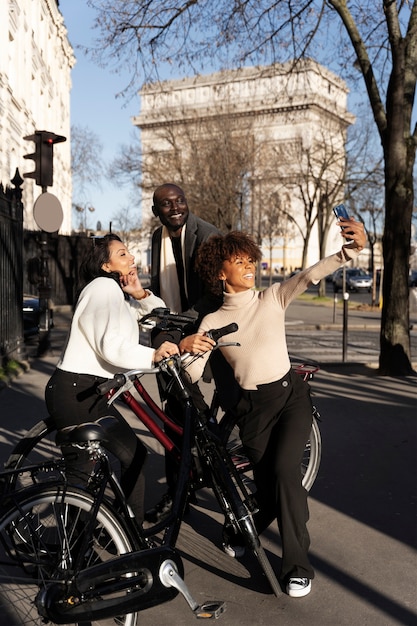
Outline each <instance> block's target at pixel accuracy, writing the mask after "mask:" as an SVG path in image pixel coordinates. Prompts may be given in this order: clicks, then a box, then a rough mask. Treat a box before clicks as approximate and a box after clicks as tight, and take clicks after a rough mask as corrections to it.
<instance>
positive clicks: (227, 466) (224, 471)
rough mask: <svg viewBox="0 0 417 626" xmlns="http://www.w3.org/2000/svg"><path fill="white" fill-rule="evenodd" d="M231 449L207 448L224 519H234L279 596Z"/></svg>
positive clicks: (273, 589) (206, 454)
mask: <svg viewBox="0 0 417 626" xmlns="http://www.w3.org/2000/svg"><path fill="white" fill-rule="evenodd" d="M227 457H228V452H227V450H225V449H224V448H223V446H222V445H221V444H219V443H217V444H213V445H211V446H210V448H209V450H205V451H204V455H203V457H202V458H204V460H205V463H206V464H207V466H208V467H209V468H210V469H209V472H210V482H211V487H212V489H213V492H214V494H215V496H216V499H217V501H218V503H219V506H220V508H221V509H222V511H223V514H224V515H225V519H226V520H227V521H228V522H229V523H232V525H233V526H234V527H235V529H236V530H237V531H238V532H240V533H241V534H242V536H243V538H244V540H245V543H246V545H247V547H248V548H249V549H250V550H251V552H252V553H253V554H254V556H255V557H256V559H257V560H258V563H259V565H260V567H261V569H262V570H263V572H264V574H265V576H266V578H267V580H268V582H269V584H270V586H271V589H272V591H273V592H274V594H275V595H276V596H279V595H280V594H281V587H280V585H279V582H278V580H277V578H276V576H275V572H274V570H273V569H272V566H271V564H270V562H269V559H268V557H267V555H266V553H265V550H264V549H263V547H262V544H261V541H260V539H259V535H258V532H257V530H256V527H255V524H254V522H253V519H252V513H251V507H250V504H249V502H250V494H249V493H248V492H247V491H246V489H245V487H244V485H242V483H241V480H240V478H239V475H238V473H237V471H236V469H235V467H234V465H233V462H232V461H231V460H230V461H229V462H227V461H226V458H227Z"/></svg>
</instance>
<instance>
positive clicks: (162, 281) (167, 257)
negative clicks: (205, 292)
mask: <svg viewBox="0 0 417 626" xmlns="http://www.w3.org/2000/svg"><path fill="white" fill-rule="evenodd" d="M185 229H186V224H184V226H183V227H182V230H181V250H182V262H183V265H184V272H185V258H184V242H185ZM159 277H160V278H159V285H160V291H161V298H162V300H163V301H164V302H165V304H166V306H167V307H169V308H170V310H171V312H172V313H181V311H182V308H181V297H180V286H179V283H178V274H177V267H176V265H175V258H174V251H173V249H172V241H171V237H170V236H169V233H168V229H167V227H166V226H162V236H161V269H160V273H159ZM184 288H185V293H186V295H187V296H188V293H187V282H186V280H185V276H184Z"/></svg>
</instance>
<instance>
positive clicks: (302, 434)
mask: <svg viewBox="0 0 417 626" xmlns="http://www.w3.org/2000/svg"><path fill="white" fill-rule="evenodd" d="M237 413H238V419H237V423H238V426H239V429H240V437H241V440H242V443H243V445H244V446H245V449H246V452H247V454H248V456H249V458H250V459H251V461H252V463H253V466H254V478H255V483H256V487H257V496H256V497H257V500H258V505H259V508H260V511H259V513H258V514H257V515H256V516H255V522H256V526H257V529H258V532H259V533H261V532H262V531H263V530H265V529H266V528H267V527H268V526H269V525H270V523H271V522H272V521H273V520H275V519H276V520H277V522H278V528H279V531H280V534H281V540H282V568H281V579H282V580H283V581H284V582H287V580H288V578H290V577H292V576H296V577H306V578H310V579H311V578H313V577H314V571H313V569H312V567H311V565H310V562H309V559H308V549H309V546H310V538H309V534H308V531H307V521H308V517H309V513H308V505H307V491H306V490H305V489H304V487H303V486H302V477H301V471H300V464H301V459H302V455H303V451H304V447H305V444H306V441H307V440H308V438H309V434H310V430H311V424H312V404H311V398H310V391H309V386H308V384H307V383H306V382H304V381H303V380H302V379H301V377H300V376H299V375H298V374H296V373H295V372H293V370H290V371H289V372H288V373H287V374H286V376H284V377H283V378H282V379H281V380H278V381H276V382H273V383H270V384H267V385H259V386H258V388H257V390H255V391H246V390H242V398H241V400H240V402H239V404H238V406H237Z"/></svg>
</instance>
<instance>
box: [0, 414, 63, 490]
mask: <svg viewBox="0 0 417 626" xmlns="http://www.w3.org/2000/svg"><path fill="white" fill-rule="evenodd" d="M55 434H56V428H55V424H54V422H53V420H52V417H50V416H48V417H46V418H45V419H42V420H40V421H39V422H37V423H36V424H35V425H34V426H32V428H31V429H30V430H28V431H27V433H26V434H25V435H24V436H23V437H22V438H21V439H19V441H18V442H17V444H16V445H15V447H14V448H13V450H12V452H11V453H10V455H9V457H8V459H7V461H6V462H5V464H4V469H6V470H8V469H20V468H23V467H25V466H27V465H32V464H33V465H37V464H38V463H42V462H43V461H49V460H53V459H58V458H60V457H61V450H60V448H59V447H58V446H57V445H56V443H55ZM8 480H9V484H10V485H11V486H13V487H15V488H19V489H20V488H23V487H28V486H30V484H31V482H32V481H31V480H30V476H29V475H25V474H20V475H17V474H15V475H12V476H10V477H9V479H8Z"/></svg>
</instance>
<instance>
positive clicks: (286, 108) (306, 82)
mask: <svg viewBox="0 0 417 626" xmlns="http://www.w3.org/2000/svg"><path fill="white" fill-rule="evenodd" d="M347 95H348V89H347V87H346V84H345V83H344V81H342V80H341V79H340V78H339V77H338V76H336V75H335V74H334V73H332V72H331V71H329V70H328V69H326V68H325V67H323V66H321V65H319V64H318V63H316V62H314V61H312V60H305V61H304V62H301V63H299V64H298V65H296V66H291V65H290V64H275V65H273V66H268V67H246V68H242V69H239V70H234V71H225V72H218V73H214V74H210V75H207V76H202V75H200V76H197V77H194V78H186V79H182V80H175V81H164V82H162V83H158V84H147V85H145V86H144V87H143V88H142V90H141V91H140V102H141V110H140V115H138V116H137V117H136V118H134V119H133V123H134V125H136V126H137V127H138V128H139V129H140V131H141V145H142V168H143V190H142V217H143V220H144V221H145V222H146V219H147V218H148V217H149V215H150V211H151V206H152V191H153V189H154V187H155V186H157V185H158V184H160V183H161V182H165V181H166V180H167V178H168V179H169V178H174V179H175V180H176V181H177V182H179V183H181V184H183V185H184V188H185V190H186V192H187V197H188V196H190V194H191V193H192V190H191V189H188V188H187V180H181V173H180V172H179V171H175V168H174V170H172V169H170V168H172V164H173V163H174V162H175V160H177V161H178V160H180V159H183V158H184V152H187V151H188V150H190V146H191V145H192V143H193V142H192V141H191V142H190V143H187V141H186V138H187V137H188V138H190V137H191V134H192V130H190V129H192V128H194V130H195V134H194V137H197V136H198V139H196V140H197V141H206V142H207V132H206V136H205V137H204V134H205V130H204V127H205V126H206V128H207V127H208V126H209V125H210V124H211V125H212V123H213V120H215V119H216V120H218V119H220V118H222V116H223V117H224V118H225V119H226V120H228V121H227V122H226V124H229V123H230V124H233V125H234V128H235V129H236V132H237V134H239V133H240V137H241V139H242V137H243V138H244V142H245V144H246V145H249V144H250V145H251V146H252V147H251V154H252V156H253V159H252V162H251V166H250V168H249V169H248V174H247V179H246V190H244V191H242V194H241V195H244V196H245V197H244V200H243V201H242V199H241V205H242V206H243V209H244V212H245V213H246V218H245V222H239V223H237V227H243V228H244V229H245V230H249V231H251V232H252V233H253V234H254V235H256V236H257V237H258V240H262V245H263V252H264V262H265V263H264V265H265V266H271V267H273V268H274V270H275V271H280V269H281V268H282V267H285V268H286V271H291V270H293V269H295V268H296V267H299V266H300V264H301V261H302V259H301V256H302V254H301V251H302V244H303V241H302V231H303V229H304V230H305V224H306V222H305V218H304V212H305V197H304V201H303V198H302V195H303V194H304V196H305V195H306V191H304V192H301V189H302V187H304V189H305V190H308V193H310V194H311V195H312V194H313V189H312V186H313V185H314V183H313V179H314V176H316V175H317V172H318V170H319V168H323V163H324V161H325V159H328V164H327V167H326V172H325V174H324V175H323V179H324V182H325V184H323V187H326V188H327V190H328V189H329V187H330V186H331V187H332V189H333V190H334V191H333V194H334V198H332V199H331V201H333V200H334V203H337V202H339V201H340V200H341V199H342V195H343V188H342V187H340V185H339V190H338V191H335V189H336V185H335V184H334V183H335V182H336V181H339V182H340V181H341V180H342V179H343V174H344V165H345V141H346V131H347V128H348V126H349V125H350V124H352V123H353V121H354V116H353V115H352V114H350V113H349V112H348V110H347ZM198 133H199V135H198ZM175 151H176V154H175V155H173V152H175ZM330 153H331V158H330V157H329V156H328V155H329V154H330ZM170 154H171V157H172V158H171V161H170V160H169V155H170ZM326 155H327V156H326ZM158 159H159V160H160V162H161V167H160V169H159V172H158V169H157V168H155V163H157V162H158ZM307 161H308V162H309V163H310V165H311V163H312V162H313V163H315V165H314V166H313V169H314V168H315V169H316V173H314V172H310V173H309V176H307V173H306V167H307V165H306V164H307ZM164 163H165V165H166V168H165V170H164V166H163V164H164ZM191 167H192V166H191ZM188 171H190V169H189V170H188ZM158 174H159V177H158ZM323 193H324V192H323V189H321V194H322V195H323ZM326 193H329V192H328V191H327V192H326ZM318 204H319V199H316V206H314V207H313V210H315V211H317V210H319V209H318ZM275 206H276V207H280V210H279V213H280V214H279V216H277V215H275V217H274V215H273V209H274V207H275ZM268 207H270V208H272V209H271V210H272V213H271V212H270V214H269V218H268V211H269V209H268ZM190 208H191V210H194V211H195V212H196V213H199V211H198V210H196V208H195V206H192V205H191V206H190ZM268 219H269V220H270V221H271V219H272V222H275V226H276V223H277V220H278V219H279V220H280V221H281V227H280V228H276V229H275V232H274V233H270V234H269V236H266V235H265V230H267V226H266V222H267V221H268ZM218 225H219V224H218ZM220 226H221V225H220ZM261 231H262V233H261ZM268 241H269V243H268ZM339 243H340V238H338V229H337V228H335V227H334V228H333V227H330V229H329V236H328V240H327V248H328V249H329V250H334V248H335V246H337V245H339ZM318 258H319V246H318V236H317V231H316V226H313V231H312V233H311V236H310V243H309V246H308V254H307V258H306V262H307V264H310V263H313V262H315V261H316V260H318Z"/></svg>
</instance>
